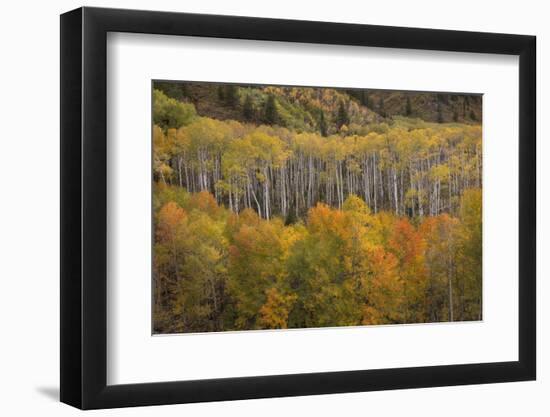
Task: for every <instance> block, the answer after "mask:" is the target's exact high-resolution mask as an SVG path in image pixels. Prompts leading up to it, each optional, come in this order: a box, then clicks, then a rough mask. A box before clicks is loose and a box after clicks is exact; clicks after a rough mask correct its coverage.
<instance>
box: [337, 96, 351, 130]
mask: <svg viewBox="0 0 550 417" xmlns="http://www.w3.org/2000/svg"><path fill="white" fill-rule="evenodd" d="M336 124H337V126H338V128H341V127H342V126H344V125H348V124H349V116H348V110H347V109H346V105H345V103H344V101H343V100H341V101H340V104H339V105H338V114H337V116H336Z"/></svg>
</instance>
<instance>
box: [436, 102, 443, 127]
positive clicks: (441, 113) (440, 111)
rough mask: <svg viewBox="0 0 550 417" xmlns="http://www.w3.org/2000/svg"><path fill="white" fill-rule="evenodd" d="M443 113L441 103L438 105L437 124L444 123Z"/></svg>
mask: <svg viewBox="0 0 550 417" xmlns="http://www.w3.org/2000/svg"><path fill="white" fill-rule="evenodd" d="M443 121H444V120H443V112H442V110H441V103H439V102H438V103H437V123H443Z"/></svg>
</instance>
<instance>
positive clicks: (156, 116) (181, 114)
mask: <svg viewBox="0 0 550 417" xmlns="http://www.w3.org/2000/svg"><path fill="white" fill-rule="evenodd" d="M195 117H196V111H195V107H194V106H193V104H191V103H184V102H181V101H178V100H176V99H173V98H170V97H168V96H167V95H166V94H164V93H163V92H162V91H160V90H156V89H155V90H153V122H154V124H156V125H158V126H160V127H161V128H163V129H171V128H176V129H177V128H179V127H181V126H184V125H186V124H189V123H190V122H191V121H192V120H193V119H194V118H195Z"/></svg>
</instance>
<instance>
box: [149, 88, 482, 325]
mask: <svg viewBox="0 0 550 417" xmlns="http://www.w3.org/2000/svg"><path fill="white" fill-rule="evenodd" d="M152 101H153V103H152V107H153V126H152V136H153V211H154V213H153V215H154V219H153V221H154V248H153V290H154V294H153V332H154V333H157V334H158V333H185V332H211V331H228V330H254V329H285V328H306V327H336V326H358V325H377V324H406V323H434V322H449V321H470V320H481V319H482V313H481V312H482V128H481V118H482V115H481V96H476V95H453V94H440V93H415V92H392V91H381V90H346V89H332V88H307V87H279V86H250V85H234V84H210V83H180V82H155V83H154V85H153V91H152Z"/></svg>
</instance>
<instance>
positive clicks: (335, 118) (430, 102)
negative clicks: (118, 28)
mask: <svg viewBox="0 0 550 417" xmlns="http://www.w3.org/2000/svg"><path fill="white" fill-rule="evenodd" d="M155 88H158V89H159V90H161V91H163V92H164V93H165V94H166V95H168V96H169V97H172V98H175V99H177V100H179V101H187V102H191V103H193V105H194V106H195V108H196V110H197V113H198V114H199V115H201V116H208V117H211V118H214V119H217V120H237V121H240V122H248V123H254V124H259V123H262V124H269V125H274V124H276V125H280V126H283V127H287V128H289V129H292V130H295V131H298V132H320V133H321V134H322V135H323V136H327V135H330V134H334V133H343V134H346V133H347V132H349V134H365V133H368V131H370V128H369V125H373V124H379V123H381V122H386V123H388V124H390V125H391V124H392V123H393V119H394V118H395V117H396V116H406V117H409V118H419V119H422V120H424V121H427V122H436V123H447V122H459V123H467V124H478V123H480V122H481V119H482V101H481V96H480V95H459V94H441V93H416V92H402V91H388V90H350V89H331V88H326V89H304V88H299V87H279V86H268V87H262V86H250V85H236V84H224V85H219V84H215V83H191V82H187V83H172V82H156V83H155Z"/></svg>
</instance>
